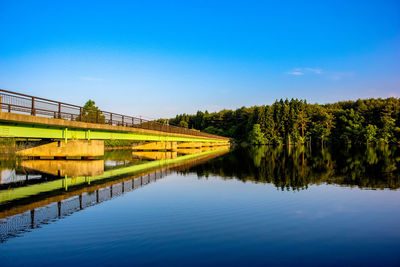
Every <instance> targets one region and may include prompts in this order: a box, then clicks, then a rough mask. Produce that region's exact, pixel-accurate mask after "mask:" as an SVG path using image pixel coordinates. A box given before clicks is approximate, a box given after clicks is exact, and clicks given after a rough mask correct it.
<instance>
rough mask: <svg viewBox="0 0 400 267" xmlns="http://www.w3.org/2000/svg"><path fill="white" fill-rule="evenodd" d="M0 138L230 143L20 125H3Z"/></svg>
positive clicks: (147, 134)
mask: <svg viewBox="0 0 400 267" xmlns="http://www.w3.org/2000/svg"><path fill="white" fill-rule="evenodd" d="M0 137H12V138H41V139H42V138H48V139H81V140H91V139H93V140H132V141H177V142H216V143H227V144H228V143H229V141H228V140H221V139H207V138H201V137H195V136H194V137H188V136H177V135H175V136H168V135H161V134H160V135H158V134H150V133H135V132H117V131H107V130H96V129H90V130H89V129H70V128H62V127H46V126H42V125H37V126H36V125H26V124H18V123H13V124H9V123H1V124H0Z"/></svg>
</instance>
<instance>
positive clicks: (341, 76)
mask: <svg viewBox="0 0 400 267" xmlns="http://www.w3.org/2000/svg"><path fill="white" fill-rule="evenodd" d="M353 76H354V72H351V71H348V72H332V73H330V74H329V77H328V78H329V79H330V80H332V81H340V80H342V79H345V78H351V77H353Z"/></svg>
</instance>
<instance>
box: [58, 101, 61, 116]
mask: <svg viewBox="0 0 400 267" xmlns="http://www.w3.org/2000/svg"><path fill="white" fill-rule="evenodd" d="M58 118H59V119H61V103H60V102H58Z"/></svg>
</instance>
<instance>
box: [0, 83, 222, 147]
mask: <svg viewBox="0 0 400 267" xmlns="http://www.w3.org/2000/svg"><path fill="white" fill-rule="evenodd" d="M0 112H11V113H18V114H29V115H33V116H40V117H47V118H56V119H64V120H70V121H80V122H90V123H97V124H108V125H114V126H125V127H133V128H140V129H146V130H154V131H161V132H167V133H177V134H186V135H193V136H199V137H206V138H213V139H221V140H227V139H228V138H225V137H221V136H218V135H213V134H208V133H203V132H200V131H195V130H191V129H186V128H182V127H177V126H173V125H167V124H163V123H159V122H156V121H150V120H146V119H142V118H137V117H132V116H126V115H122V114H118V113H112V112H108V111H103V110H98V109H93V108H92V109H91V108H86V107H81V106H77V105H72V104H67V103H63V102H59V101H54V100H49V99H45V98H41V97H35V96H31V95H26V94H20V93H16V92H12V91H8V90H3V89H0Z"/></svg>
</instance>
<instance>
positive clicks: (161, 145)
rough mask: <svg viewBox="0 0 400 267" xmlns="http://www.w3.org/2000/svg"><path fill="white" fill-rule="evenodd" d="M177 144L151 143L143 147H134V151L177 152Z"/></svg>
mask: <svg viewBox="0 0 400 267" xmlns="http://www.w3.org/2000/svg"><path fill="white" fill-rule="evenodd" d="M176 144H177V142H165V141H163V142H151V143H146V144H143V145H139V146H135V147H132V149H133V150H140V151H141V150H150V151H151V150H168V151H176Z"/></svg>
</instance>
